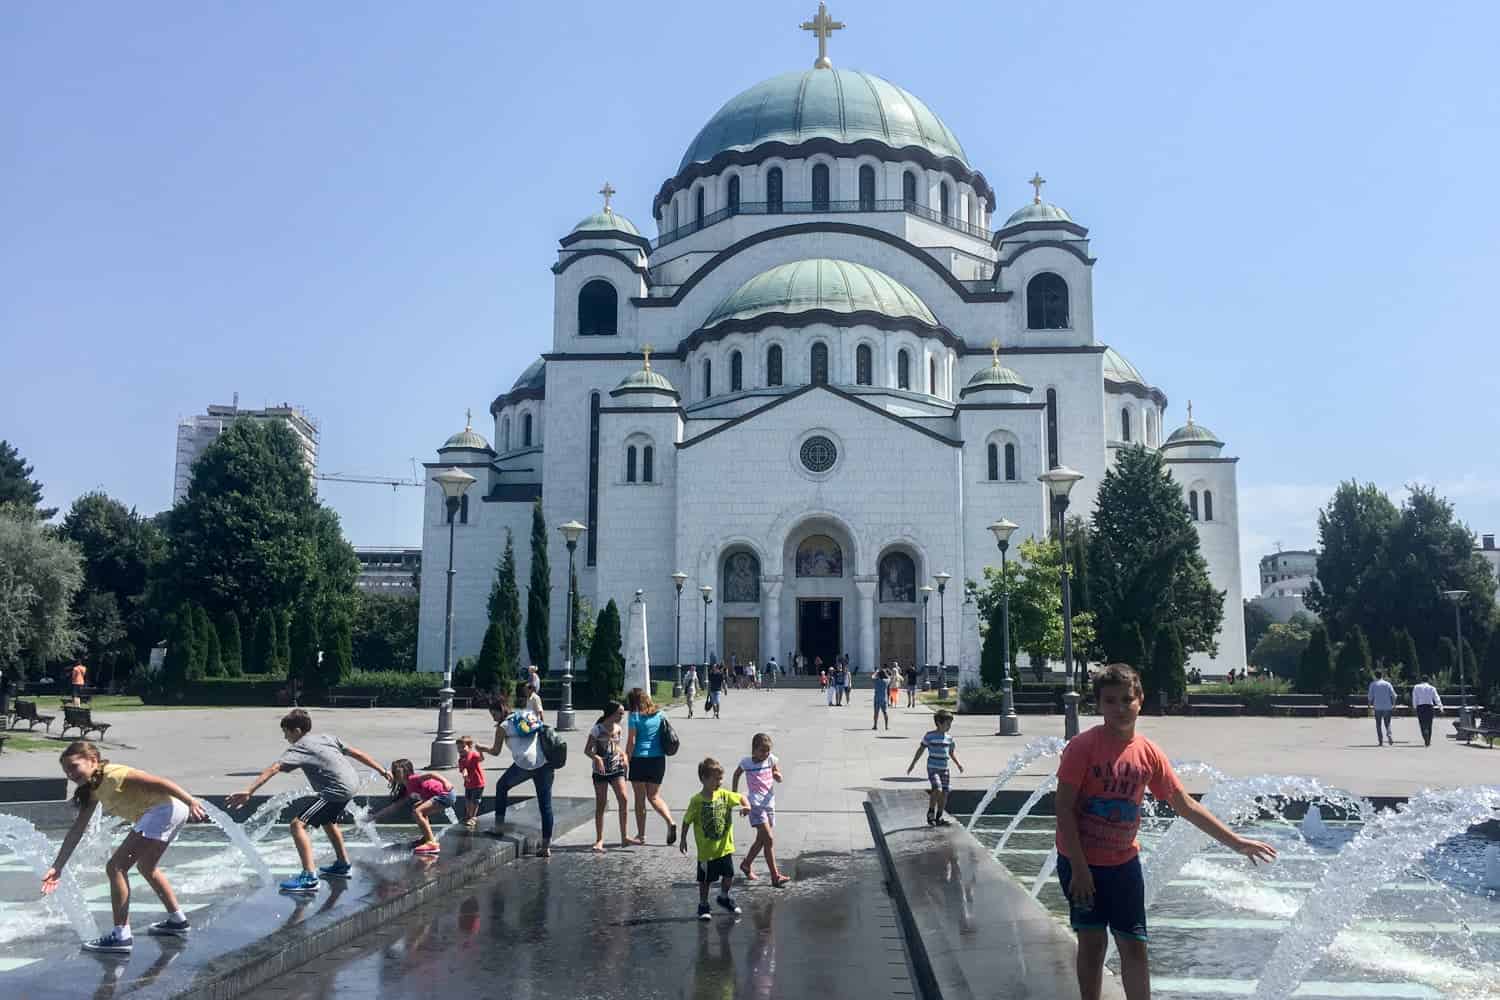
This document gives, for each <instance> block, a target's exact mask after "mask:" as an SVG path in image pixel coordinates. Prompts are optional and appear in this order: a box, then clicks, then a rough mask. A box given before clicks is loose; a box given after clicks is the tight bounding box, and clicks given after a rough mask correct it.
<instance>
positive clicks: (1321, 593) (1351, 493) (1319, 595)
mask: <svg viewBox="0 0 1500 1000" xmlns="http://www.w3.org/2000/svg"><path fill="white" fill-rule="evenodd" d="M1400 517H1401V515H1400V512H1399V511H1397V510H1396V505H1395V504H1393V503H1391V501H1390V498H1389V497H1387V496H1386V495H1385V494H1384V493H1382V492H1381V491H1380V489H1379V488H1378V487H1376V486H1375V484H1374V483H1366V484H1365V485H1363V486H1361V485H1360V484H1358V483H1356V482H1354V481H1353V480H1350V481H1349V482H1346V483H1340V484H1339V487H1338V489H1337V490H1335V491H1334V494H1333V498H1332V499H1331V500H1330V501H1329V502H1328V506H1326V507H1324V508H1323V509H1322V510H1320V511H1319V512H1318V544H1319V552H1318V575H1317V579H1316V580H1314V581H1313V583H1312V586H1311V587H1309V588H1308V592H1307V598H1306V600H1307V606H1308V607H1309V608H1311V609H1312V610H1313V611H1314V612H1316V613H1317V614H1318V615H1319V617H1321V618H1322V619H1323V621H1324V622H1325V623H1326V625H1327V629H1328V631H1329V632H1330V633H1331V634H1332V635H1334V636H1335V637H1338V636H1342V635H1343V634H1344V632H1345V631H1347V630H1348V629H1349V628H1350V627H1352V626H1353V625H1355V624H1356V623H1357V622H1358V621H1359V620H1360V618H1359V615H1360V614H1361V612H1359V611H1358V610H1357V608H1358V606H1359V605H1360V604H1361V603H1362V602H1366V601H1373V600H1376V599H1379V600H1382V601H1384V599H1385V593H1384V589H1385V588H1382V587H1381V586H1380V584H1379V582H1378V579H1377V578H1378V577H1379V576H1380V575H1381V574H1384V573H1385V572H1386V567H1385V561H1386V558H1387V555H1388V552H1387V542H1388V540H1389V538H1390V535H1391V532H1392V531H1393V530H1394V529H1395V527H1396V522H1397V521H1399V520H1400ZM1395 610H1396V609H1395V608H1390V607H1383V608H1382V609H1381V612H1382V613H1384V614H1387V615H1389V614H1391V613H1393V612H1394V611H1395Z"/></svg>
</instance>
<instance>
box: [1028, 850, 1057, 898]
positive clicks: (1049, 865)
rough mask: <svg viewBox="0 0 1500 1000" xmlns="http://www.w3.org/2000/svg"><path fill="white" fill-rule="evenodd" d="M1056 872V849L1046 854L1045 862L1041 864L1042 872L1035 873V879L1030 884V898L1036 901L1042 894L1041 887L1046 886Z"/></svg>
mask: <svg viewBox="0 0 1500 1000" xmlns="http://www.w3.org/2000/svg"><path fill="white" fill-rule="evenodd" d="M1056 871H1057V848H1056V847H1054V848H1052V850H1051V851H1048V852H1047V860H1046V861H1043V862H1042V870H1041V871H1039V872H1037V873H1036V879H1035V880H1034V881H1033V882H1032V883H1031V898H1032V899H1036V898H1037V897H1038V896H1040V895H1041V894H1042V886H1044V885H1046V884H1047V880H1048V879H1050V878H1051V877H1052V876H1053V874H1055V873H1056Z"/></svg>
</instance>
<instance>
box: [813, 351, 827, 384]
mask: <svg viewBox="0 0 1500 1000" xmlns="http://www.w3.org/2000/svg"><path fill="white" fill-rule="evenodd" d="M811 367H812V384H813V385H827V384H828V345H827V344H823V343H817V344H814V345H812V359H811Z"/></svg>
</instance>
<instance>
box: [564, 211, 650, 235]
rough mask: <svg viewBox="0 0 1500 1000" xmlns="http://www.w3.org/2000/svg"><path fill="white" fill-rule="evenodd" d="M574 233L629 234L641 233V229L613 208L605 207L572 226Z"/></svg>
mask: <svg viewBox="0 0 1500 1000" xmlns="http://www.w3.org/2000/svg"><path fill="white" fill-rule="evenodd" d="M573 232H575V233H592V232H599V233H629V234H630V235H631V236H639V235H641V231H640V230H639V229H637V228H635V223H633V222H631V221H630V220H629V219H627V218H625V216H623V215H621V214H620V213H619V212H616V211H615V210H614V209H609V208H606V209H605V210H604V211H602V212H595V213H594V214H593V215H590V216H589V217H588V218H586V219H584V220H583V221H582V222H580V223H578V225H576V226H574V227H573Z"/></svg>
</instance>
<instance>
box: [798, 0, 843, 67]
mask: <svg viewBox="0 0 1500 1000" xmlns="http://www.w3.org/2000/svg"><path fill="white" fill-rule="evenodd" d="M801 27H802V30H803V31H811V32H812V33H813V34H814V35H816V36H817V39H818V61H817V62H815V63H813V69H833V63H832V62H830V61H829V60H828V37H829V36H830V35H832V34H833V33H834V32H835V31H838V30H839V29H840V28H843V27H846V25H845V24H844V22H843V21H835V20H834V19H833V18H831V17H829V16H828V5H827V4H826V3H824V2H823V0H818V13H817V16H816V17H814V18H813V19H812V20H811V21H803V22H802V25H801Z"/></svg>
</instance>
